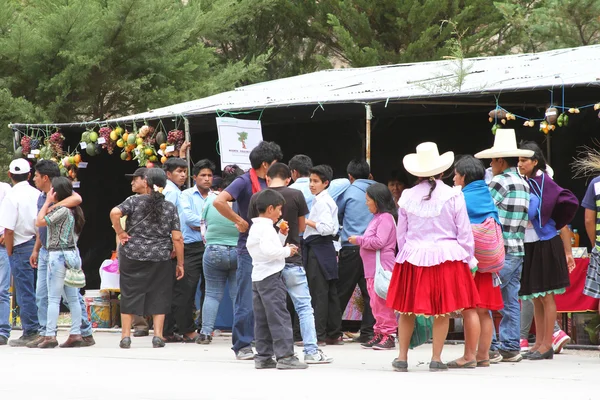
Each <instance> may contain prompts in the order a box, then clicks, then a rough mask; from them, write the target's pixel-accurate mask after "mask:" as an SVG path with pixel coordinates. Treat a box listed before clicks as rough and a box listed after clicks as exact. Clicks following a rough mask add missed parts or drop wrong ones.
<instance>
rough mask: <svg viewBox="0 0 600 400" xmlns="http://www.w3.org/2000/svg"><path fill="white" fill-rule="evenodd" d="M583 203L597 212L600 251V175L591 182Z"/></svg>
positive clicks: (597, 233) (597, 245)
mask: <svg viewBox="0 0 600 400" xmlns="http://www.w3.org/2000/svg"><path fill="white" fill-rule="evenodd" d="M581 205H582V206H583V207H584V208H587V209H588V210H592V211H594V212H596V250H597V251H600V176H599V177H596V178H594V179H593V180H592V181H591V182H590V184H589V186H588V188H587V191H586V192H585V197H584V198H583V201H582V202H581Z"/></svg>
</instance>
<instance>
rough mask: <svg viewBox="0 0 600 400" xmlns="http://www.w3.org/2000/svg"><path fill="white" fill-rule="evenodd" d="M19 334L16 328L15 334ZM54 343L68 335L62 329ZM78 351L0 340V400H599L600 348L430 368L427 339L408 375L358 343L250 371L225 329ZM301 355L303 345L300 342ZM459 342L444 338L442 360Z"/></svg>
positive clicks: (101, 343) (100, 336) (104, 337)
mask: <svg viewBox="0 0 600 400" xmlns="http://www.w3.org/2000/svg"><path fill="white" fill-rule="evenodd" d="M15 333H16V334H20V332H15ZM59 336H60V337H59V341H60V342H62V341H63V340H64V339H65V338H66V333H64V332H61V334H60V335H59ZM95 338H96V341H97V345H96V346H94V347H90V348H84V349H59V348H56V349H49V350H37V349H26V348H25V349H24V348H11V347H8V346H2V347H0V382H1V384H0V399H35V398H39V399H44V400H53V399H82V400H87V399H110V398H115V399H152V400H155V399H156V400H159V399H161V400H162V399H169V400H170V399H236V400H237V399H285V400H291V399H311V400H320V399H328V400H334V399H336V400H337V399H344V400H347V399H357V400H358V399H361V400H362V399H392V398H411V399H416V400H424V399H429V398H434V396H435V397H439V398H440V399H476V398H479V399H482V400H488V399H505V400H508V399H532V400H534V399H535V400H537V399H577V400H582V399H598V398H600V389H599V386H598V380H599V379H600V378H599V376H600V358H599V357H598V352H584V351H578V352H575V351H569V350H566V351H565V354H561V355H558V356H556V357H555V359H554V360H552V361H522V362H520V363H516V364H510V363H501V364H498V365H492V367H491V368H478V369H475V370H463V371H456V370H455V371H449V372H442V373H430V372H429V371H428V366H427V362H428V360H429V358H430V352H431V347H430V346H429V345H423V346H421V347H419V348H417V349H415V350H413V351H412V352H411V353H410V355H409V357H410V360H409V368H410V372H409V373H397V372H393V371H392V369H391V366H390V362H391V361H392V359H393V358H394V357H395V356H396V352H395V351H379V352H377V351H372V350H371V351H368V350H362V349H361V348H360V347H359V345H357V344H351V343H350V344H349V343H347V344H345V345H344V346H327V347H325V348H324V350H325V352H326V353H327V354H329V355H331V356H333V357H335V361H334V363H333V364H330V365H316V366H311V367H309V368H308V369H307V370H303V371H278V370H255V369H254V363H253V362H252V361H236V360H235V359H234V357H233V352H232V351H231V350H229V347H230V340H231V339H230V337H226V336H222V337H218V338H215V340H214V341H213V343H212V344H211V345H208V346H205V345H196V344H167V347H165V348H163V349H153V348H152V344H151V338H140V339H138V338H134V340H133V346H132V348H131V349H130V350H122V349H119V348H118V342H119V338H120V335H119V334H116V333H96V334H95ZM297 351H298V353H301V351H302V349H301V348H297ZM461 351H462V346H447V347H446V348H445V349H444V359H445V360H446V361H449V360H452V359H454V358H455V357H458V356H459V355H460V353H461Z"/></svg>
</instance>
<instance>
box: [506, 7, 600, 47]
mask: <svg viewBox="0 0 600 400" xmlns="http://www.w3.org/2000/svg"><path fill="white" fill-rule="evenodd" d="M494 5H495V7H496V8H497V9H498V10H499V11H500V13H501V14H502V17H503V19H504V22H505V23H504V29H503V35H502V37H501V38H500V42H501V47H502V48H503V49H504V51H511V50H512V51H513V52H514V51H518V52H540V51H546V50H552V49H557V48H564V47H577V46H587V45H591V44H597V43H600V19H599V18H598V16H599V15H600V2H598V1H596V0H505V1H496V2H494Z"/></svg>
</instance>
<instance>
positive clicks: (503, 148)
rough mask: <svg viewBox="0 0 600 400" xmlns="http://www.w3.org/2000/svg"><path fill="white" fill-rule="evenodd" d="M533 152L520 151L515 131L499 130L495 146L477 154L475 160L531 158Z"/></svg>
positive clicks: (495, 138)
mask: <svg viewBox="0 0 600 400" xmlns="http://www.w3.org/2000/svg"><path fill="white" fill-rule="evenodd" d="M531 156H533V150H520V149H519V148H518V147H517V136H516V135H515V130H514V129H498V130H496V136H495V137H494V145H493V146H492V147H491V148H490V149H487V150H483V151H480V152H479V153H477V154H475V158H506V157H531Z"/></svg>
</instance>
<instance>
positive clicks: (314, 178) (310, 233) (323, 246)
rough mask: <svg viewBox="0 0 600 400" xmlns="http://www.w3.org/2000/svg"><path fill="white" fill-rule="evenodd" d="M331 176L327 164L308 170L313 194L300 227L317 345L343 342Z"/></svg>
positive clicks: (336, 223)
mask: <svg viewBox="0 0 600 400" xmlns="http://www.w3.org/2000/svg"><path fill="white" fill-rule="evenodd" d="M332 177H333V170H332V169H331V167H330V166H328V165H317V166H316V167H314V168H312V169H311V170H310V184H309V187H310V191H311V193H312V194H313V195H314V196H315V198H314V200H313V203H312V208H311V210H310V214H309V216H308V219H307V220H306V230H305V231H304V241H303V243H302V262H303V264H304V270H305V271H306V278H307V279H308V288H309V290H310V296H311V297H312V303H313V308H314V310H315V328H316V330H317V340H318V343H319V344H320V345H323V344H329V345H335V344H344V342H343V341H342V311H341V308H340V300H339V297H338V292H337V279H338V265H337V254H336V251H335V248H334V245H333V240H334V237H335V235H337V233H338V231H339V229H340V225H339V222H338V208H337V205H336V203H335V201H334V200H333V199H332V198H331V196H330V195H329V192H328V191H327V188H328V187H329V182H331V179H332Z"/></svg>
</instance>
